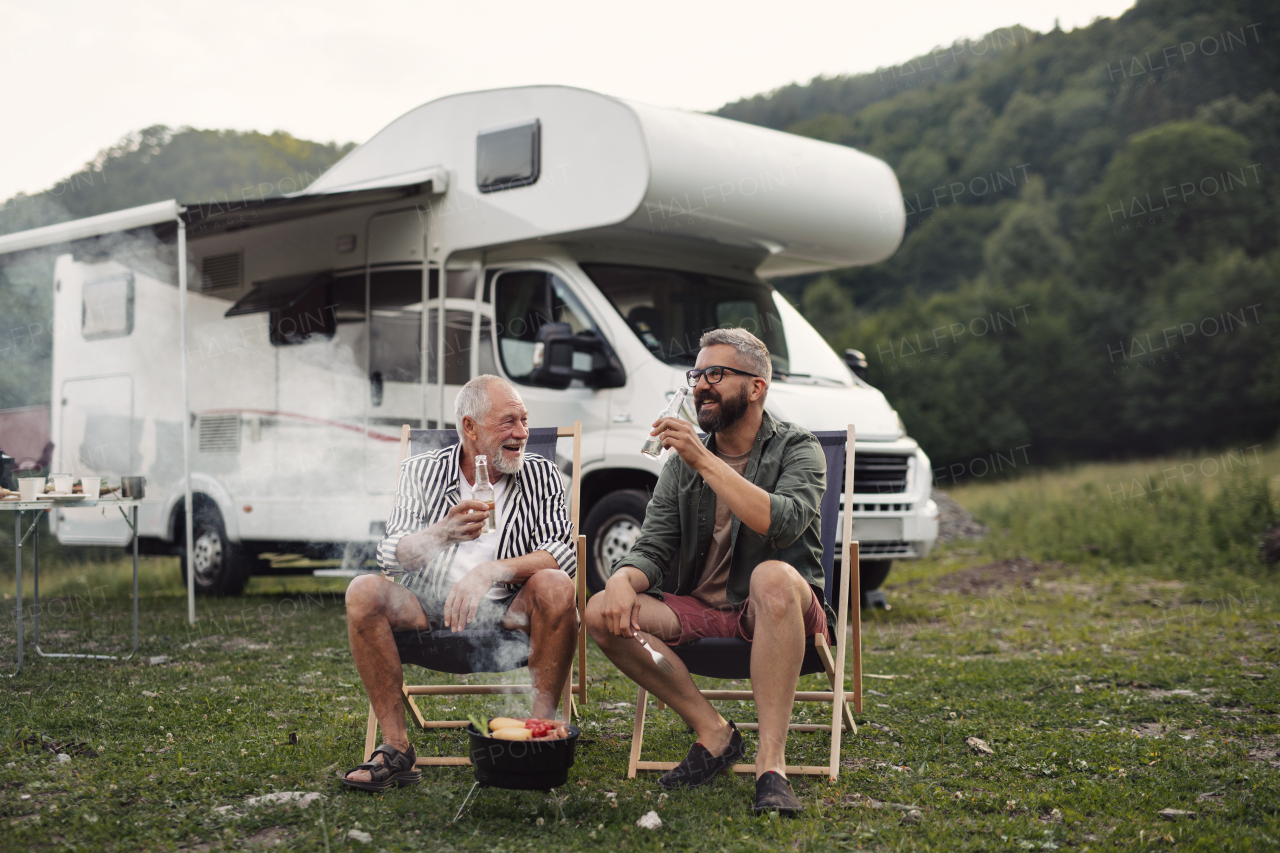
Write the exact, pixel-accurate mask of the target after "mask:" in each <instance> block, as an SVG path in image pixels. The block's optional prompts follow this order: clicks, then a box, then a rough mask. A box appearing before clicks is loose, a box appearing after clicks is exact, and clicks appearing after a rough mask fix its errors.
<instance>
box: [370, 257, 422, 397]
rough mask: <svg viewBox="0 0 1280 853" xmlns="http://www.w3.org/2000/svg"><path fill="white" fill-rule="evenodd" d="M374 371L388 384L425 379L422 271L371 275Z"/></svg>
mask: <svg viewBox="0 0 1280 853" xmlns="http://www.w3.org/2000/svg"><path fill="white" fill-rule="evenodd" d="M369 319H370V353H369V355H370V364H369V370H370V371H371V372H375V373H380V374H382V378H383V379H385V380H386V381H388V382H420V381H421V379H422V270H421V269H405V270H386V271H380V272H375V273H372V274H371V275H370V276H369Z"/></svg>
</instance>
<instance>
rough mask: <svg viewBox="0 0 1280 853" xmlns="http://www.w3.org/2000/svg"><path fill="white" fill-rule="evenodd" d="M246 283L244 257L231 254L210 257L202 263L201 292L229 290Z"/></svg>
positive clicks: (237, 253) (240, 254)
mask: <svg viewBox="0 0 1280 853" xmlns="http://www.w3.org/2000/svg"><path fill="white" fill-rule="evenodd" d="M243 283H244V255H243V254H242V253H240V252H229V253H227V254H225V255H209V256H207V257H205V258H204V259H202V260H201V261H200V292H201V293H207V292H209V291H210V290H227V289H230V288H236V287H239V286H240V285H242V284H243Z"/></svg>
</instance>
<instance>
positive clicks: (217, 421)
mask: <svg viewBox="0 0 1280 853" xmlns="http://www.w3.org/2000/svg"><path fill="white" fill-rule="evenodd" d="M198 442H199V447H200V452H201V453H239V452H240V416H239V415H201V416H200V432H199V439H198Z"/></svg>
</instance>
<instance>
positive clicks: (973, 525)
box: [933, 489, 987, 545]
mask: <svg viewBox="0 0 1280 853" xmlns="http://www.w3.org/2000/svg"><path fill="white" fill-rule="evenodd" d="M933 502H934V503H936V504H937V505H938V544H939V545H942V544H945V543H947V542H953V541H955V540H956V539H981V538H982V537H984V536H986V535H987V526H986V525H985V524H980V523H979V522H978V521H977V519H975V518H974V517H973V515H972V514H971V513H970V512H969V510H967V509H965V508H964V507H962V506H960V504H958V503H956V502H955V501H953V500H951V498H950V496H948V495H947V493H946V492H944V491H942V490H941V489H934V490H933Z"/></svg>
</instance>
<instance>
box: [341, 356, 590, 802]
mask: <svg viewBox="0 0 1280 853" xmlns="http://www.w3.org/2000/svg"><path fill="white" fill-rule="evenodd" d="M455 406H456V418H457V424H458V435H459V438H460V439H461V441H460V442H459V443H458V444H456V445H454V446H452V447H446V448H443V449H441V450H434V451H429V452H427V453H422V454H419V455H417V456H411V457H409V458H408V459H406V460H404V462H402V463H401V465H400V481H399V485H398V487H397V488H396V503H395V507H394V508H393V509H392V511H391V516H390V518H389V519H388V520H387V533H386V536H385V538H383V540H382V542H381V543H380V544H379V545H378V564H379V565H380V566H381V567H382V568H383V570H384V571H386V572H387V573H389V574H391V575H393V576H397V579H398V580H400V581H401V582H398V583H397V582H394V581H392V580H389V579H387V578H385V577H381V576H377V575H364V576H361V577H357V578H356V579H355V580H353V581H352V582H351V585H350V586H349V587H347V634H348V636H349V638H350V640H351V656H352V657H353V658H354V659H355V664H356V669H357V670H358V671H359V673H360V679H361V681H363V682H364V689H365V692H366V693H367V694H368V695H369V702H370V704H371V705H372V706H373V712H374V714H375V715H376V716H377V718H378V722H379V723H380V724H381V726H382V731H383V733H384V734H385V735H386V738H387V742H386V743H385V744H383V745H382V746H380V747H378V749H377V750H375V751H374V755H373V757H372V758H371V759H370V760H369V761H368V762H366V763H364V764H361V765H360V766H359V767H356V768H355V769H353V770H351V771H348V773H347V774H346V775H345V776H344V777H342V781H343V782H344V783H345V784H346V785H347V786H348V787H352V788H360V789H362V790H369V791H383V790H386V789H387V788H390V787H391V786H392V785H397V784H399V785H406V784H416V783H417V782H419V781H421V778H422V772H421V771H420V770H418V769H417V767H416V762H417V756H416V754H415V752H414V749H413V746H412V745H411V744H410V743H409V738H408V732H407V730H406V727H405V719H404V708H403V707H402V705H401V697H400V685H401V684H402V683H403V673H402V670H401V665H400V655H399V653H398V652H397V651H396V643H395V638H394V637H393V636H392V632H393V631H435V630H441V629H445V628H447V629H449V630H451V631H454V632H457V631H462V630H464V629H466V628H479V629H493V628H499V627H501V628H505V629H507V630H518V631H523V632H525V633H526V634H528V635H529V673H530V675H531V676H532V681H533V715H534V716H535V717H544V718H550V717H554V716H555V714H556V706H557V704H558V702H559V698H560V690H561V688H562V687H563V686H564V683H565V679H566V678H568V675H569V666H570V665H571V663H572V661H573V652H574V646H575V645H576V640H577V631H578V619H577V609H576V608H577V602H576V601H575V597H574V584H573V577H574V574H575V573H576V571H577V554H576V552H575V550H574V548H573V527H572V525H571V524H570V522H569V513H568V511H567V509H566V502H565V490H564V481H563V480H562V479H561V478H560V472H559V471H558V470H556V467H555V465H554V464H552V463H551V462H550V461H549V460H547V459H544V458H543V457H541V456H538V455H535V454H525V453H524V447H525V442H526V441H528V439H529V413H528V411H527V410H526V409H525V406H524V402H523V401H522V400H521V399H520V394H519V392H518V391H516V389H515V386H514V385H512V384H511V383H510V382H508V381H507V380H505V379H502V378H500V377H498V376H491V375H487V374H486V375H483V376H477V377H476V378H475V379H472V380H471V381H470V382H468V383H467V384H466V385H464V386H462V390H461V391H459V392H458V398H457V401H456V404H455ZM477 455H484V456H487V457H488V461H489V465H488V467H489V480H490V482H491V484H492V485H493V494H494V498H495V501H494V504H495V506H494V512H495V514H496V515H497V519H496V525H495V526H496V530H495V531H494V532H491V533H482V531H483V528H484V525H485V520H486V519H487V518H488V517H489V505H488V504H487V503H485V502H483V501H478V500H473V499H472V495H473V494H474V488H475V482H474V479H475V468H476V456H477Z"/></svg>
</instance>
